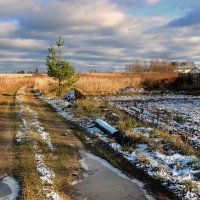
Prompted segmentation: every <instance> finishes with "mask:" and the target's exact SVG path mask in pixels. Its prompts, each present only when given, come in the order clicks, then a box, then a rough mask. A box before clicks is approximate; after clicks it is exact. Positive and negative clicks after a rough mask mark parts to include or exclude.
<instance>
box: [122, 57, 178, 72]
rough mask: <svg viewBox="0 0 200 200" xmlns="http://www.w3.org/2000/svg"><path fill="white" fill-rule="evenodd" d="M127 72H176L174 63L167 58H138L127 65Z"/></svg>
mask: <svg viewBox="0 0 200 200" xmlns="http://www.w3.org/2000/svg"><path fill="white" fill-rule="evenodd" d="M125 68H126V71H127V72H147V71H148V72H163V73H167V72H169V73H170V72H174V69H175V67H174V65H172V63H171V62H170V61H169V60H167V59H161V60H158V59H154V60H151V61H150V62H142V61H140V60H136V61H135V62H133V63H130V64H128V65H126V66H125Z"/></svg>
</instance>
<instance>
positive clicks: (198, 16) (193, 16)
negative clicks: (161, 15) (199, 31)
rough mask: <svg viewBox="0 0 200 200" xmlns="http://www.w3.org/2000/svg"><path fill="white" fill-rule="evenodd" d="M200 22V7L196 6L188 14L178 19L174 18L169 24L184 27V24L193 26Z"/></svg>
mask: <svg viewBox="0 0 200 200" xmlns="http://www.w3.org/2000/svg"><path fill="white" fill-rule="evenodd" d="M196 24H200V7H199V8H195V9H194V10H192V11H191V12H189V13H188V14H186V15H185V16H183V17H180V18H178V19H174V20H172V21H171V22H170V23H169V24H168V26H171V27H183V26H192V25H196Z"/></svg>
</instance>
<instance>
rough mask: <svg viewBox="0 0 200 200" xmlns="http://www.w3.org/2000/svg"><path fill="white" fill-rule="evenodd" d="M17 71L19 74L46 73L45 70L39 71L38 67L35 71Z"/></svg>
mask: <svg viewBox="0 0 200 200" xmlns="http://www.w3.org/2000/svg"><path fill="white" fill-rule="evenodd" d="M16 73H17V74H39V73H45V72H41V71H39V70H38V69H37V68H36V69H34V70H33V71H32V70H27V71H25V70H18V71H17V72H16Z"/></svg>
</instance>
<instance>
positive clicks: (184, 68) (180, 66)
mask: <svg viewBox="0 0 200 200" xmlns="http://www.w3.org/2000/svg"><path fill="white" fill-rule="evenodd" d="M171 64H172V65H173V66H174V67H175V70H174V72H177V73H189V72H190V71H191V70H193V69H194V68H196V67H195V64H194V62H171ZM196 69H197V68H196Z"/></svg>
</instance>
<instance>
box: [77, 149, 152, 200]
mask: <svg viewBox="0 0 200 200" xmlns="http://www.w3.org/2000/svg"><path fill="white" fill-rule="evenodd" d="M81 155H82V159H81V164H82V167H83V168H84V169H85V170H86V173H85V175H84V178H83V180H82V181H79V182H76V183H73V184H74V188H75V191H76V192H75V193H76V194H75V196H74V198H75V199H76V200H83V199H87V200H94V199H95V200H107V199H115V200H122V199H126V200H133V199H134V200H146V199H148V200H153V199H154V198H153V197H151V196H150V195H148V194H147V193H146V191H145V190H144V189H143V184H142V183H141V182H139V181H137V180H135V179H130V178H128V177H127V176H126V175H124V174H123V173H122V172H121V171H119V170H118V169H116V168H114V167H113V166H112V165H110V164H109V163H108V162H107V161H105V160H103V159H101V158H99V157H97V156H94V155H93V154H91V153H87V152H83V151H81Z"/></svg>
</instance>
